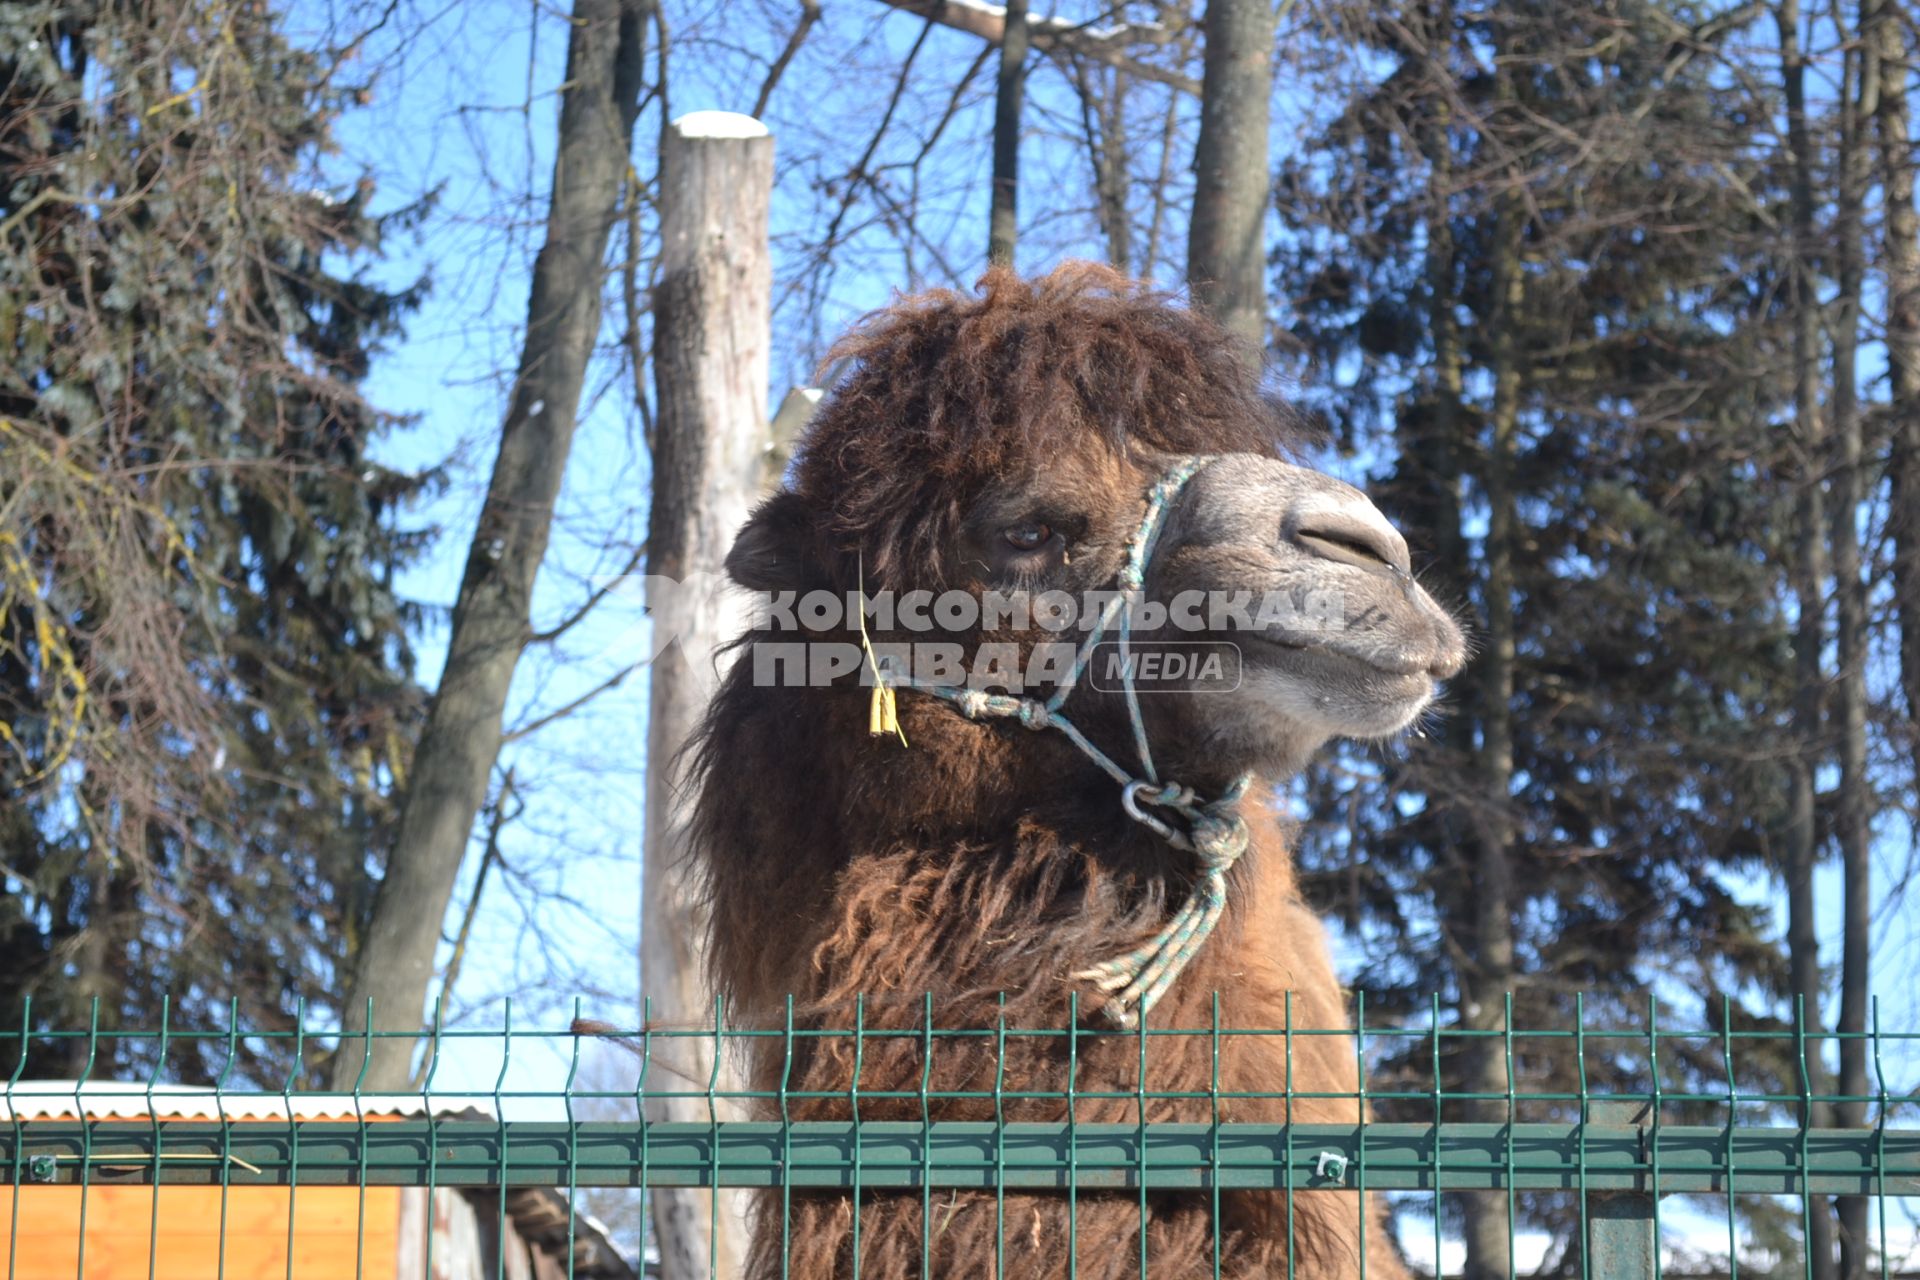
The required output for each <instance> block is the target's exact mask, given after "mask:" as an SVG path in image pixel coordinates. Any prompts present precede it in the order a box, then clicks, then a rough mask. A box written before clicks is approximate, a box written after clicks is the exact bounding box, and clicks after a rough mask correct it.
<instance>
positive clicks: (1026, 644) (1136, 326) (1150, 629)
mask: <svg viewBox="0 0 1920 1280" xmlns="http://www.w3.org/2000/svg"><path fill="white" fill-rule="evenodd" d="M838 354H840V355H842V356H845V357H850V370H851V371H850V372H848V373H847V374H846V375H845V376H844V377H843V378H842V379H841V380H840V381H839V383H838V384H837V385H836V386H835V387H833V388H832V389H831V391H830V394H829V396H828V398H827V400H826V401H825V403H824V404H823V405H822V406H821V410H820V412H819V414H818V415H817V417H816V418H815V421H814V423H813V425H812V427H811V428H810V430H809V432H808V435H807V437H806V438H805V439H804V440H803V441H802V442H801V447H800V451H799V454H798V457H797V459H796V464H795V467H794V469H793V472H792V474H791V477H790V486H789V488H788V489H787V490H785V491H784V492H782V493H780V494H779V495H777V496H775V497H774V498H772V499H771V500H769V501H768V502H767V503H766V504H765V505H764V506H763V507H762V508H761V509H760V511H759V512H757V513H756V515H755V516H754V518H753V520H752V521H751V522H750V524H749V525H748V527H747V528H746V530H745V531H744V532H743V533H742V534H741V536H740V539H739V541H738V543H737V544H736V547H735V549H734V551H733V554H732V556H731V557H730V558H729V561H728V568H729V571H730V572H731V573H732V575H733V577H734V578H735V579H736V581H738V582H740V583H742V584H743V585H745V586H747V587H749V588H751V589H753V590H755V591H758V592H761V593H767V594H770V595H774V594H777V593H781V592H793V593H796V594H803V593H806V592H809V591H813V592H826V593H829V594H830V595H831V596H834V597H838V598H843V599H844V598H846V597H848V596H850V595H852V594H853V593H854V592H856V591H857V592H859V593H860V595H859V598H860V599H862V600H866V601H873V600H875V599H887V598H889V597H890V598H891V599H892V601H894V602H895V603H896V604H898V603H899V602H901V601H903V600H905V601H906V603H907V604H909V605H912V604H913V603H914V602H913V601H911V600H907V597H908V596H909V595H910V593H919V594H920V600H919V605H918V607H915V608H910V609H895V610H891V611H888V612H886V613H881V614H875V615H872V616H869V618H868V619H867V623H868V626H869V628H870V631H869V636H868V639H869V640H871V641H872V642H873V643H874V644H875V646H876V649H878V650H884V651H885V652H886V656H887V658H888V660H889V670H892V671H897V672H901V673H905V674H904V676H903V677H902V678H901V679H900V680H898V681H897V683H901V684H904V685H908V686H911V685H915V684H919V685H921V686H922V687H923V689H924V686H925V685H926V684H927V683H928V682H929V680H931V681H933V682H939V681H942V680H944V681H945V682H947V683H948V685H949V686H952V687H964V686H966V685H968V684H969V683H970V684H971V685H972V686H973V687H975V688H977V689H981V690H983V691H985V690H1005V691H1007V692H1008V693H1011V694H1016V695H1020V696H1024V697H1027V698H1029V699H1032V700H1036V701H1044V700H1046V699H1047V698H1049V697H1050V696H1051V695H1052V694H1054V693H1055V692H1056V691H1057V690H1058V689H1059V687H1060V685H1061V683H1062V681H1070V682H1072V683H1073V684H1074V688H1073V690H1072V692H1071V694H1070V695H1069V696H1068V697H1067V698H1066V699H1065V700H1064V701H1063V702H1061V703H1059V704H1058V705H1057V707H1056V710H1058V711H1061V712H1064V713H1065V714H1066V715H1068V716H1070V717H1071V718H1072V720H1073V723H1074V724H1075V726H1076V727H1077V728H1079V729H1080V730H1082V731H1084V732H1085V733H1086V734H1087V735H1088V737H1089V738H1091V739H1093V740H1094V741H1096V742H1098V743H1099V744H1100V746H1101V748H1102V750H1104V751H1106V752H1107V753H1108V754H1109V755H1110V756H1112V757H1113V758H1115V759H1117V760H1121V761H1122V762H1124V763H1126V765H1127V766H1128V767H1129V768H1133V767H1134V766H1135V764H1136V761H1135V760H1134V752H1133V750H1132V748H1131V746H1130V743H1131V741H1132V740H1133V734H1132V723H1133V722H1132V720H1131V719H1130V716H1129V714H1128V707H1127V702H1128V696H1127V694H1128V690H1127V685H1128V684H1131V685H1132V692H1133V696H1134V699H1135V701H1136V702H1137V705H1138V707H1139V709H1140V722H1141V725H1142V727H1144V728H1145V730H1146V731H1147V736H1148V739H1149V741H1150V742H1151V744H1152V749H1153V752H1154V755H1155V757H1156V764H1157V765H1158V767H1159V768H1160V769H1161V771H1162V772H1163V773H1164V774H1165V775H1167V776H1172V777H1177V778H1179V779H1181V780H1182V781H1186V782H1189V783H1190V784H1194V785H1207V786H1218V785H1219V784H1220V782H1221V780H1222V779H1224V778H1226V777H1228V776H1231V775H1234V774H1238V773H1242V772H1248V771H1251V772H1257V773H1261V774H1264V775H1266V776H1269V777H1273V776H1281V775H1284V774H1287V773H1290V772H1293V771H1295V770H1297V769H1298V768H1299V767H1301V765H1303V764H1304V763H1305V761H1306V760H1307V758H1308V757H1309V756H1310V755H1311V754H1312V753H1313V752H1314V751H1315V750H1317V749H1318V748H1319V747H1321V746H1322V745H1323V744H1325V743H1326V742H1327V741H1328V740H1329V739H1332V738H1335V737H1347V738H1357V739H1378V738H1384V737H1389V736H1391V735H1394V734H1397V733H1399V732H1401V731H1402V730H1404V729H1405V728H1407V727H1408V726H1409V725H1410V724H1412V723H1413V722H1414V720H1415V719H1416V718H1417V717H1419V715H1420V714H1421V713H1422V711H1423V710H1424V709H1425V708H1427V706H1428V705H1429V704H1430V703H1431V701H1432V699H1433V698H1434V696H1435V691H1436V682H1437V681H1440V680H1443V679H1445V678H1446V677H1448V676H1451V675H1453V674H1454V673H1455V672H1456V671H1458V670H1459V668H1460V665H1461V663H1462V660H1463V655H1464V644H1463V640H1462V637H1461V633H1460V630H1459V628H1458V627H1457V626H1456V625H1455V623H1454V621H1453V619H1452V618H1451V617H1450V616H1449V614H1448V612H1447V611H1446V610H1445V609H1444V608H1442V607H1441V606H1440V605H1439V604H1438V603H1436V602H1435V600H1434V599H1433V598H1432V597H1431V596H1430V595H1429V594H1428V593H1427V591H1426V590H1425V589H1424V588H1422V587H1421V585H1420V584H1419V583H1418V582H1417V581H1416V580H1415V578H1414V576H1413V573H1412V566H1411V564H1410V559H1409V552H1408V547H1407V542H1406V540H1405V539H1404V538H1403V537H1402V536H1401V535H1400V533H1399V532H1398V531H1396V530H1395V529H1394V528H1393V527H1392V525H1391V524H1389V523H1388V521H1387V520H1386V518H1385V517H1384V516H1382V515H1381V513H1380V512H1379V511H1378V510H1377V509H1376V508H1375V507H1374V506H1373V504H1372V503H1371V502H1369V501H1368V500H1367V498H1366V496H1365V495H1364V494H1362V493H1361V492H1360V491H1359V490H1357V489H1355V488H1353V487H1352V486H1350V485H1347V484H1344V483H1342V482H1340V481H1338V480H1335V479H1333V478H1331V477H1329V476H1326V475H1323V474H1321V473H1319V472H1317V471H1314V470H1312V469H1310V468H1307V467H1304V466H1301V465H1298V464H1297V463H1296V462H1293V461H1290V460H1289V458H1288V450H1289V449H1290V448H1292V447H1294V446H1296V445H1297V443H1298V435H1297V430H1296V426H1295V423H1294V420H1293V419H1292V418H1291V417H1290V416H1289V415H1288V413H1287V411H1286V410H1285V409H1284V407H1282V406H1281V405H1279V404H1278V403H1277V402H1276V401H1275V400H1274V399H1273V398H1272V397H1270V396H1268V395H1266V394H1265V393H1263V390H1262V388H1261V385H1260V381H1259V377H1258V375H1257V373H1256V372H1254V371H1252V370H1249V369H1248V368H1247V367H1246V363H1245V362H1244V361H1243V360H1242V359H1241V358H1240V357H1239V355H1238V353H1237V351H1236V349H1235V347H1234V345H1233V344H1232V343H1231V342H1230V341H1229V340H1228V339H1227V337H1226V335H1224V334H1223V333H1222V332H1221V331H1220V330H1218V329H1217V328H1216V327H1215V326H1213V325H1212V324H1211V323H1210V322H1209V321H1207V320H1206V319H1204V318H1203V317H1201V316H1199V315H1198V314H1196V313H1194V312H1192V311H1190V310H1187V309H1185V308H1182V307H1178V306H1175V305H1173V304H1172V303H1171V302H1170V301H1169V300H1167V299H1166V298H1164V297H1162V296H1160V295H1157V294H1154V293H1151V292H1149V291H1147V290H1146V289H1144V288H1143V287H1141V286H1138V285H1136V284H1134V283H1132V282H1129V281H1127V280H1125V279H1124V278H1122V277H1120V276H1119V275H1118V274H1116V273H1113V272H1111V271H1108V270H1106V269H1104V268H1098V267H1092V266H1088V265H1084V264H1080V265H1073V266H1069V267H1064V268H1061V269H1060V270H1058V271H1056V272H1054V273H1053V274H1051V275H1049V276H1047V277H1044V278H1041V279H1038V280H1035V281H1031V282H1026V281H1021V280H1018V279H1016V278H1015V277H1013V276H1012V275H1010V274H1006V273H995V274H993V275H990V276H989V277H988V278H987V280H986V281H985V282H984V286H983V289H982V292H981V294H980V296H978V297H967V296H964V295H958V294H951V293H933V294H928V295H922V296H920V297H918V298H912V299H908V300H905V301H902V302H900V303H898V304H897V305H895V306H894V307H892V308H890V309H888V310H887V311H884V312H882V313H879V314H878V315H876V316H875V317H873V318H871V319H869V320H868V321H867V322H866V323H865V324H864V325H862V326H861V327H859V328H858V329H856V330H855V331H854V333H853V334H852V335H851V336H850V337H849V338H848V339H846V340H845V341H844V342H843V343H842V344H841V347H840V349H839V353H838ZM1148 537H1150V538H1151V539H1152V546H1151V554H1143V553H1144V552H1145V550H1146V548H1145V547H1144V545H1142V540H1143V538H1148ZM1130 553H1132V554H1133V556H1134V561H1135V563H1136V566H1137V572H1138V573H1139V576H1140V587H1141V589H1140V591H1139V592H1138V593H1137V595H1136V596H1135V597H1134V599H1133V602H1132V603H1131V604H1130V605H1128V606H1123V611H1124V610H1126V609H1131V612H1130V613H1128V614H1127V623H1126V625H1125V632H1126V637H1125V638H1126V641H1127V645H1126V649H1125V651H1124V652H1123V651H1122V648H1121V645H1120V641H1121V632H1122V623H1121V621H1120V617H1119V614H1117V613H1116V614H1111V615H1108V617H1107V625H1106V626H1104V627H1103V628H1102V629H1101V634H1100V635H1099V637H1098V643H1096V644H1092V645H1091V646H1089V645H1088V643H1087V642H1088V638H1089V635H1090V632H1091V631H1092V629H1093V627H1094V625H1095V624H1096V623H1097V622H1098V621H1099V619H1100V616H1101V610H1102V607H1103V605H1104V604H1106V603H1107V602H1108V601H1110V600H1111V599H1112V596H1113V594H1114V592H1115V589H1116V587H1117V585H1119V584H1120V582H1121V580H1122V574H1123V573H1124V572H1125V571H1126V569H1127V565H1128V562H1129V555H1130ZM966 597H971V598H972V599H974V600H976V601H980V602H982V604H981V606H980V607H978V608H975V609H972V610H969V609H967V608H965V607H960V606H959V605H954V604H953V602H954V601H955V600H959V601H960V605H964V603H965V598H966ZM943 601H944V602H946V604H947V606H948V607H945V608H944V609H943V608H942V607H941V606H942V602H943ZM1022 601H1025V602H1026V603H1027V605H1028V607H1027V609H1026V610H1025V611H1024V612H1023V611H1022V609H1021V607H1020V603H1021V602H1022ZM989 602H991V603H992V604H993V605H994V606H995V607H988V604H989ZM1063 602H1064V604H1063ZM817 617H818V618H820V619H824V621H822V622H821V623H820V625H819V626H817V627H814V628H812V630H811V631H810V634H809V636H808V638H809V639H812V640H816V641H818V640H825V639H833V638H836V637H837V638H838V639H839V640H841V641H843V642H849V643H850V642H852V641H853V640H854V639H855V636H854V634H853V624H852V623H851V622H850V621H849V620H847V619H845V618H842V619H840V620H838V621H836V620H834V619H833V618H832V616H831V615H830V614H826V613H821V614H818V615H817ZM916 624H918V625H916ZM795 625H797V626H800V627H801V628H802V629H807V625H806V624H805V622H804V619H802V620H801V621H800V622H798V623H796V624H795ZM932 643H939V644H944V645H947V646H949V650H948V652H949V653H951V651H952V648H955V647H957V648H958V649H959V650H960V651H961V652H962V653H963V654H964V655H965V657H964V658H963V660H962V663H961V665H960V667H959V668H955V667H954V666H952V665H951V664H948V665H946V666H944V667H943V668H942V669H940V670H935V671H932V672H931V673H929V672H927V671H925V670H922V667H921V663H920V662H919V657H920V651H921V650H922V649H924V648H925V647H926V646H927V645H929V644H932ZM843 651H844V650H843ZM871 661H872V660H871V659H868V658H866V657H865V656H864V654H863V657H862V661H861V666H862V669H863V670H867V669H869V668H870V664H871ZM1129 662H1131V665H1129ZM934 665H935V666H936V667H939V666H940V664H938V663H935V664H934ZM846 666H847V664H846V663H845V662H842V663H841V668H842V672H843V675H844V682H845V683H855V682H857V680H858V679H859V678H860V677H859V673H847V672H845V671H844V668H845V667H846ZM829 670H831V665H830V664H829ZM1010 679H1011V681H1012V683H1009V680H1010ZM900 696H901V697H902V698H907V699H912V698H914V697H916V694H915V693H914V692H903V693H902V694H901V695H900ZM978 706H979V704H977V703H976V704H974V705H973V706H972V707H971V708H967V709H963V710H964V711H965V713H967V714H971V712H972V710H977V709H978ZM943 714H948V715H951V714H954V712H953V711H952V710H946V711H944V712H943ZM1030 727H1032V726H1031V725H1030Z"/></svg>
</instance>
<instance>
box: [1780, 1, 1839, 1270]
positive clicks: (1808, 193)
mask: <svg viewBox="0 0 1920 1280" xmlns="http://www.w3.org/2000/svg"><path fill="white" fill-rule="evenodd" d="M1775 18H1776V20H1777V22H1778V25H1779V31H1780V63H1781V76H1782V79H1783V89H1784V92H1785V96H1786V106H1787V148H1788V153H1789V155H1788V159H1789V161H1790V164H1791V176H1790V179H1789V181H1790V185H1791V195H1792V204H1793V258H1792V261H1791V263H1789V267H1790V270H1791V273H1792V281H1793V285H1792V292H1791V298H1792V307H1793V322H1794V330H1793V361H1794V373H1793V381H1794V417H1795V431H1796V435H1797V437H1798V439H1797V444H1798V451H1799V456H1800V459H1801V465H1800V468H1799V472H1800V495H1799V502H1798V515H1799V520H1798V526H1799V527H1798V529H1797V534H1798V540H1799V546H1798V549H1797V551H1796V554H1795V557H1794V565H1793V570H1792V573H1793V578H1794V592H1795V595H1796V596H1797V598H1798V602H1799V611H1800V619H1799V623H1798V627H1797V629H1796V634H1795V637H1794V649H1795V658H1796V662H1797V665H1798V670H1799V681H1798V683H1799V691H1798V693H1797V695H1796V697H1795V699H1794V714H1793V721H1794V735H1793V739H1792V749H1793V751H1794V759H1793V760H1792V761H1791V764H1790V769H1791V776H1792V795H1791V797H1790V799H1789V809H1788V824H1787V831H1786V841H1787V849H1786V858H1785V873H1786V881H1787V884H1786V890H1787V959H1788V968H1789V974H1790V980H1791V982H1792V986H1793V994H1794V995H1795V996H1796V997H1797V998H1798V999H1799V1001H1800V1002H1801V1004H1802V1006H1803V1009H1804V1016H1805V1018H1806V1029H1807V1031H1808V1032H1809V1033H1815V1032H1817V1031H1818V1030H1819V1029H1820V1026H1821V1021H1820V952H1819V938H1818V936H1817V934H1816V931H1815V926H1814V916H1813V870H1814V864H1815V863H1816V862H1817V861H1818V860H1819V853H1820V843H1819V841H1820V836H1819V830H1818V826H1817V823H1816V821H1815V816H1814V773H1815V770H1816V769H1817V768H1818V767H1819V764H1820V761H1821V759H1822V756H1823V753H1824V749H1825V733H1824V730H1823V727H1822V725H1821V718H1822V711H1823V707H1824V703H1825V699H1824V697H1823V687H1822V682H1823V680H1824V678H1825V677H1824V674H1823V672H1822V670H1821V653H1822V651H1823V649H1824V647H1825V642H1826V623H1825V612H1824V611H1825V607H1826V602H1825V598H1824V595H1823V593H1822V584H1823V583H1824V582H1825V581H1826V576H1827V556H1826V542H1825V540H1826V537H1827V534H1828V530H1827V528H1826V520H1825V517H1824V509H1825V503H1824V502H1823V500H1822V496H1821V492H1820V468H1821V462H1822V459H1823V458H1824V456H1825V453H1826V448H1825V439H1824V437H1825V431H1824V429H1823V426H1822V423H1821V421H1820V398H1819V371H1818V361H1819V358H1820V347H1819V329H1818V324H1819V317H1818V314H1817V312H1816V305H1817V299H1816V294H1815V290H1814V286H1813V278H1812V272H1813V265H1812V264H1813V262H1814V260H1815V251H1816V248H1817V244H1816V235H1817V233H1816V230H1815V225H1814V205H1813V183H1814V172H1815V167H1814V154H1813V142H1812V139H1811V138H1810V137H1809V136H1808V132H1807V100H1806V54H1805V53H1804V51H1803V50H1802V49H1801V45H1800V31H1799V27H1800V6H1799V0H1781V4H1780V7H1779V8H1778V9H1777V10H1776V11H1775ZM1796 1065H1797V1067H1798V1069H1800V1070H1803V1071H1805V1072H1806V1074H1807V1083H1808V1086H1809V1088H1810V1089H1811V1091H1812V1092H1814V1093H1816V1094H1817V1093H1822V1092H1824V1091H1825V1090H1824V1088H1823V1085H1824V1082H1825V1077H1826V1072H1825V1070H1824V1069H1823V1067H1822V1063H1821V1058H1820V1052H1819V1048H1818V1042H1817V1041H1816V1042H1813V1047H1812V1048H1811V1049H1810V1051H1809V1052H1808V1054H1807V1056H1806V1058H1805V1060H1804V1061H1803V1062H1801V1063H1798V1064H1796ZM1826 1113H1827V1107H1826V1106H1825V1104H1820V1103H1816V1104H1813V1105H1812V1106H1811V1107H1809V1108H1806V1109H1805V1112H1804V1114H1803V1115H1802V1116H1801V1121H1802V1123H1804V1124H1820V1123H1824V1122H1825V1120H1826V1118H1827V1115H1826ZM1808 1219H1809V1221H1808V1236H1807V1240H1806V1241H1805V1245H1806V1250H1807V1259H1808V1265H1809V1269H1810V1274H1811V1276H1812V1278H1813V1280H1830V1278H1831V1277H1832V1276H1833V1275H1834V1271H1835V1268H1834V1254H1833V1219H1832V1215H1831V1214H1830V1213H1829V1212H1828V1210H1827V1204H1826V1201H1825V1200H1824V1199H1815V1200H1814V1201H1813V1202H1812V1204H1811V1205H1810V1207H1809V1212H1808Z"/></svg>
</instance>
